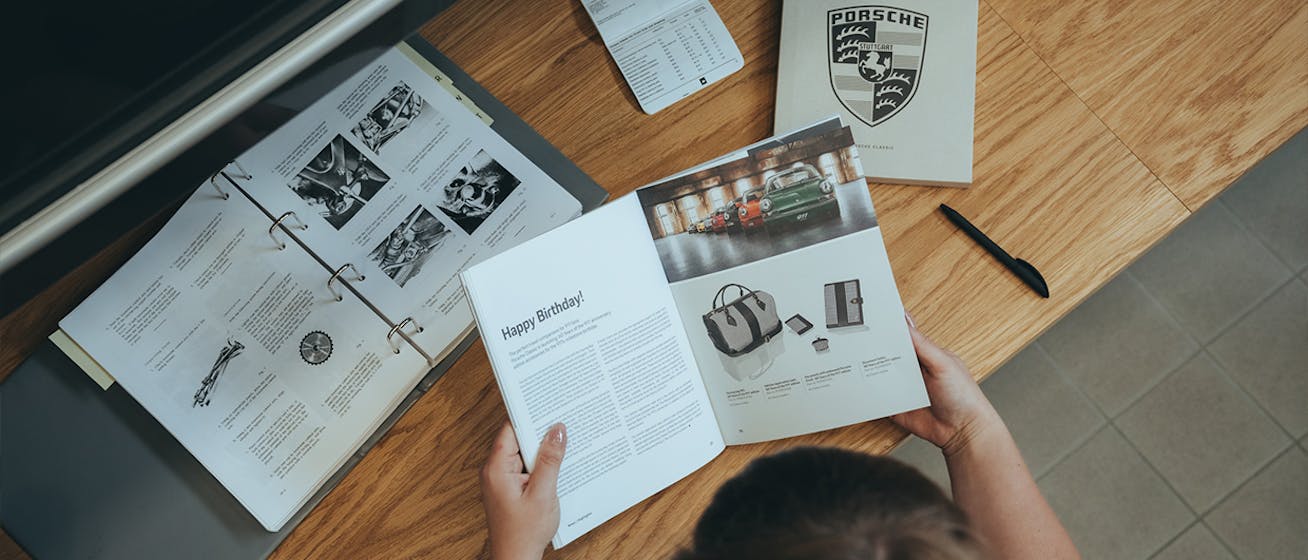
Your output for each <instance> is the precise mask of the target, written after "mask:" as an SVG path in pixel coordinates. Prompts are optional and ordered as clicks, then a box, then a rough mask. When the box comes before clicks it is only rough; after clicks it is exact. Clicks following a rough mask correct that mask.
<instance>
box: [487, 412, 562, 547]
mask: <svg viewBox="0 0 1308 560" xmlns="http://www.w3.org/2000/svg"><path fill="white" fill-rule="evenodd" d="M566 447H567V430H566V429H565V428H564V427H563V424H555V425H553V426H551V427H550V429H549V431H548V432H546V434H545V440H544V441H542V442H541V445H540V450H539V451H538V452H537V454H536V468H535V470H534V471H533V472H532V473H531V474H530V475H528V474H527V473H525V472H523V464H522V456H521V455H519V451H520V450H519V449H518V439H517V438H516V437H514V435H513V427H512V426H510V425H509V423H508V422H505V423H504V427H503V428H500V433H499V435H497V436H495V443H494V445H493V446H492V447H491V455H490V458H488V459H486V466H485V467H482V469H481V503H482V506H483V507H485V508H486V524H487V526H488V527H487V528H488V529H489V530H490V556H491V559H492V560H521V559H524V558H540V557H541V555H543V554H544V553H545V547H546V546H547V545H549V543H550V539H551V538H553V537H554V533H555V532H557V531H558V530H559V496H558V490H557V487H558V481H559V466H560V465H562V464H563V453H564V450H565V448H566Z"/></svg>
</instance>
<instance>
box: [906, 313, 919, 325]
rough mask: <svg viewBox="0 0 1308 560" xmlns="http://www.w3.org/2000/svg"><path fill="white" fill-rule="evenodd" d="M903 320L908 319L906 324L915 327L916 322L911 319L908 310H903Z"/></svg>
mask: <svg viewBox="0 0 1308 560" xmlns="http://www.w3.org/2000/svg"><path fill="white" fill-rule="evenodd" d="M904 320H906V321H908V326H910V327H913V328H915V329H916V328H917V322H916V321H914V320H913V316H912V315H909V314H908V311H904Z"/></svg>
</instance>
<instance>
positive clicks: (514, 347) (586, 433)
mask: <svg viewBox="0 0 1308 560" xmlns="http://www.w3.org/2000/svg"><path fill="white" fill-rule="evenodd" d="M640 212H641V210H640V206H639V204H638V202H637V200H636V198H635V197H633V196H627V197H624V198H620V199H618V200H616V201H614V202H611V203H609V204H607V205H605V206H603V207H601V208H599V209H597V210H594V211H592V212H590V213H589V214H587V215H585V216H582V217H581V218H579V219H577V220H576V221H574V222H572V223H570V224H567V225H566V226H563V227H560V228H558V229H556V230H554V231H551V232H549V233H546V234H545V235H542V236H540V237H538V238H536V239H533V240H531V241H528V242H526V243H524V244H522V245H521V246H519V247H517V248H515V249H511V250H509V251H507V252H505V253H503V254H501V255H499V256H496V257H492V258H491V259H490V260H487V261H486V262H483V263H481V264H479V265H476V266H473V267H472V268H470V269H469V270H468V271H466V272H464V273H463V279H464V285H465V287H466V289H467V291H468V294H469V298H470V299H471V300H472V306H473V309H474V310H475V311H476V315H477V324H478V327H479V329H480V331H481V333H482V341H483V342H484V343H485V345H486V353H487V354H488V355H489V356H490V360H491V365H492V366H493V367H494V370H495V379H496V381H497V382H498V383H499V387H500V393H501V394H502V395H503V397H504V404H505V406H506V407H507V408H508V411H509V419H510V420H511V421H512V422H513V428H514V431H515V432H516V433H517V436H518V443H519V445H520V446H521V448H522V457H523V460H524V461H525V462H526V464H527V468H528V470H530V469H531V468H532V465H534V464H535V461H536V453H537V450H538V449H539V447H540V441H541V438H543V437H544V435H545V432H546V431H547V430H548V429H549V427H550V426H552V425H553V424H554V423H555V422H563V423H564V424H566V425H567V427H568V452H567V456H566V457H565V458H564V461H563V466H562V470H561V471H560V473H559V488H558V492H559V508H560V510H561V518H560V519H561V521H560V523H559V532H558V533H557V534H556V535H555V537H554V546H555V547H560V546H563V545H564V544H567V543H568V542H570V541H572V540H573V539H576V538H577V537H579V536H581V535H583V534H585V533H586V532H587V531H590V530H591V529H593V528H595V527H597V526H599V525H600V524H601V523H603V522H605V521H607V520H609V519H611V518H612V517H613V516H615V515H617V514H619V513H621V512H622V511H623V510H626V509H627V508H630V507H631V506H633V505H635V504H636V503H637V502H640V501H641V500H643V499H645V498H648V497H649V496H652V495H654V493H656V492H658V491H659V490H662V489H663V488H666V487H668V486H670V485H671V484H672V483H674V482H676V481H678V480H680V479H681V478H683V477H685V476H686V475H687V474H690V473H691V472H693V471H694V470H695V469H698V468H699V467H700V466H702V465H704V464H705V463H707V462H708V461H709V460H710V459H712V458H713V457H715V456H717V454H718V453H720V452H721V451H722V449H723V442H722V436H721V434H719V433H718V425H717V421H716V420H714V418H713V410H712V405H711V404H710V403H709V401H708V399H707V397H706V396H705V392H704V386H703V383H702V381H701V379H700V376H699V373H698V372H696V371H695V359H694V357H693V356H692V355H691V350H690V343H689V341H688V340H687V338H686V333H685V331H683V330H682V327H681V324H680V320H679V319H678V318H677V309H676V307H675V303H674V302H673V300H672V295H671V294H670V293H669V292H668V286H667V282H665V281H664V279H663V274H662V270H661V268H660V265H659V260H658V257H657V256H656V255H655V252H654V247H653V244H652V243H651V242H650V237H649V231H648V230H647V229H646V228H645V224H644V223H643V222H642V221H641V220H640Z"/></svg>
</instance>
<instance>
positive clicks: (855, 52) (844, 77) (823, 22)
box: [775, 0, 978, 187]
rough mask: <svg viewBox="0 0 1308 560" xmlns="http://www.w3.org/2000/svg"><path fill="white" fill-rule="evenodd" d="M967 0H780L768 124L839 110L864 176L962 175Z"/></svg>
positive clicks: (947, 179)
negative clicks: (864, 0) (870, 1)
mask: <svg viewBox="0 0 1308 560" xmlns="http://www.w3.org/2000/svg"><path fill="white" fill-rule="evenodd" d="M977 9H978V4H977V2H976V1H975V0H968V1H964V2H956V1H954V0H895V1H894V2H891V3H889V4H886V3H882V4H881V5H876V6H868V5H863V4H860V3H858V2H851V1H850V0H788V1H787V2H785V4H784V5H783V7H782V16H781V52H780V57H779V59H778V62H777V107H776V122H775V125H776V128H775V130H777V131H778V132H780V131H783V130H789V129H791V128H793V127H796V126H800V125H802V124H804V123H807V122H811V121H812V120H813V119H816V118H820V117H822V116H823V115H828V114H832V113H836V114H839V115H840V116H841V117H842V118H843V119H844V120H845V122H846V123H848V124H849V125H850V127H851V128H852V129H853V132H854V140H855V143H856V144H857V145H858V149H859V152H860V153H861V154H862V157H863V163H864V164H865V165H866V167H867V170H868V173H869V177H870V178H871V179H872V180H874V181H879V182H887V183H905V184H922V185H942V186H954V187H965V186H968V185H970V184H971V183H972V136H973V131H972V125H973V109H974V100H975V97H976V40H977Z"/></svg>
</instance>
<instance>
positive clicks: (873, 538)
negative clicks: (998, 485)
mask: <svg viewBox="0 0 1308 560" xmlns="http://www.w3.org/2000/svg"><path fill="white" fill-rule="evenodd" d="M984 557H985V555H984V554H983V548H982V546H981V544H980V543H979V542H978V540H977V538H976V536H975V535H974V533H973V532H972V530H971V528H970V527H969V526H968V522H967V518H966V517H965V516H964V515H963V512H962V511H961V510H960V509H959V508H958V506H956V505H955V504H954V503H953V502H952V501H950V500H949V498H947V497H945V494H944V492H942V491H941V490H940V488H939V487H937V486H936V485H935V484H934V483H932V482H931V481H930V480H928V479H927V478H926V477H925V476H923V475H922V473H920V472H918V471H917V470H916V469H914V468H912V467H910V466H907V465H905V464H903V463H901V462H899V461H896V460H894V459H890V458H886V457H874V456H871V455H865V454H862V453H855V452H851V451H844V450H840V449H829V448H816V447H805V448H797V449H793V450H789V451H785V452H782V453H778V454H776V455H772V456H769V457H764V458H761V459H758V460H756V461H754V462H753V463H751V464H750V465H749V466H748V467H746V468H745V470H744V471H742V472H741V473H740V474H738V475H736V477H735V478H732V479H731V480H729V481H727V483H726V484H723V485H722V488H720V489H719V490H718V492H717V494H716V495H715V496H714V497H713V501H712V503H710V504H709V506H708V509H706V510H705V511H704V515H702V516H701V517H700V519H699V524H698V525H697V526H696V527H695V535H694V541H693V544H692V546H691V547H690V548H689V549H686V550H682V551H681V552H680V553H679V554H678V555H677V556H675V559H676V560H709V559H720V558H721V559H725V558H757V559H764V560H781V559H792V558H793V559H800V558H804V559H820V560H846V559H848V560H855V559H858V560H900V559H903V560H908V559H913V560H937V559H939V560H956V559H959V560H961V559H973V558H984Z"/></svg>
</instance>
